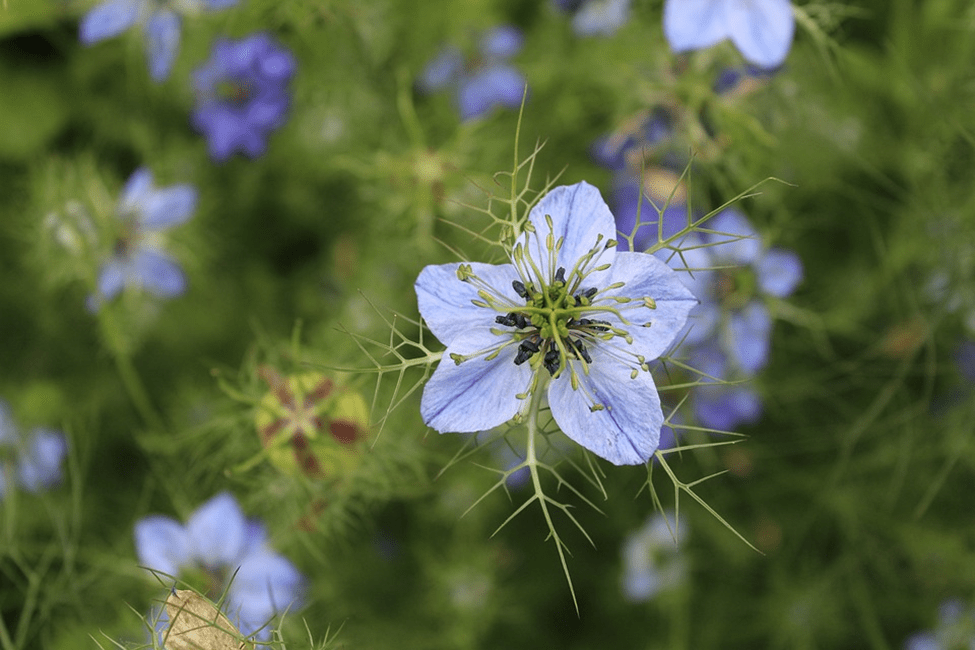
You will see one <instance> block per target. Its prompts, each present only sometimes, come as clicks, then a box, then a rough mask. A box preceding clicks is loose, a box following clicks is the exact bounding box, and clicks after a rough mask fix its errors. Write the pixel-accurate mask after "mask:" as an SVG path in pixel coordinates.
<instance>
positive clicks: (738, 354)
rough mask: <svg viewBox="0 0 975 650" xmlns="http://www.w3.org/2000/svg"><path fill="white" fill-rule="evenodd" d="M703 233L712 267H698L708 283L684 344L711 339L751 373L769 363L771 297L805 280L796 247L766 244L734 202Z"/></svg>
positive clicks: (703, 283) (789, 291)
mask: <svg viewBox="0 0 975 650" xmlns="http://www.w3.org/2000/svg"><path fill="white" fill-rule="evenodd" d="M705 227H706V228H707V229H708V231H709V232H707V233H705V234H704V235H703V239H704V240H705V242H706V243H707V244H710V245H709V246H708V248H707V249H705V250H706V251H707V253H708V257H709V259H710V266H711V267H712V269H713V270H705V271H700V272H699V273H700V277H698V278H697V280H696V283H697V285H696V286H700V287H706V289H705V290H704V291H702V292H701V295H700V296H699V297H700V299H701V304H700V306H698V307H697V308H696V309H695V310H694V312H693V313H692V314H691V319H692V320H693V321H694V323H695V325H694V327H693V328H692V329H691V331H690V333H689V334H688V336H687V338H686V339H685V343H686V344H699V343H703V342H705V341H708V340H713V341H716V343H717V344H718V345H719V346H720V347H721V349H722V350H724V351H725V352H726V353H727V355H728V357H729V358H730V360H731V362H732V364H733V365H734V367H735V368H737V369H739V370H741V371H744V372H745V373H746V374H747V375H753V374H755V373H756V372H758V371H759V370H761V369H762V368H764V367H765V366H766V364H767V363H768V359H769V338H770V336H771V334H772V315H771V313H770V312H769V309H768V307H767V306H766V300H767V299H768V298H786V297H788V296H790V295H791V294H792V292H793V291H795V288H796V287H797V286H798V284H799V282H800V281H801V280H802V275H803V269H802V261H801V260H800V259H799V256H798V255H796V254H795V253H793V252H792V251H788V250H784V249H781V248H771V249H766V248H765V247H764V246H763V245H762V241H761V239H760V238H759V235H758V233H756V232H755V229H754V228H753V227H752V225H751V223H749V222H748V220H747V219H746V218H745V217H744V215H742V214H741V213H740V212H738V211H737V210H735V209H733V208H729V209H727V210H724V211H722V212H721V213H720V214H718V215H716V216H715V217H713V218H712V219H711V220H710V221H708V222H707V224H706V225H705Z"/></svg>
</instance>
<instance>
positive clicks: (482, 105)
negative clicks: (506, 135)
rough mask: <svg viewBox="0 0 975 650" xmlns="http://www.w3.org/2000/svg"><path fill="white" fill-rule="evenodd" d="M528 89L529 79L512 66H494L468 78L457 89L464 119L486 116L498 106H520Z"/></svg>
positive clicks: (459, 106)
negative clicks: (527, 80) (526, 79)
mask: <svg viewBox="0 0 975 650" xmlns="http://www.w3.org/2000/svg"><path fill="white" fill-rule="evenodd" d="M524 89H525V78H524V76H522V74H521V73H520V72H518V71H517V70H515V69H514V68H512V67H510V66H501V65H496V66H491V67H489V68H484V69H483V70H481V71H480V72H478V73H476V74H474V75H471V76H469V77H465V78H464V79H462V80H461V82H460V86H459V87H458V88H457V103H458V108H459V109H460V116H461V119H464V120H469V119H473V118H476V117H480V116H482V115H486V114H487V113H489V112H490V111H491V109H492V108H494V107H495V106H497V105H499V104H500V105H501V106H505V107H507V108H517V107H518V106H520V105H521V98H522V95H523V93H524Z"/></svg>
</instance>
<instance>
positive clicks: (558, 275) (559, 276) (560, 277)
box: [555, 266, 565, 284]
mask: <svg viewBox="0 0 975 650" xmlns="http://www.w3.org/2000/svg"><path fill="white" fill-rule="evenodd" d="M555 281H556V282H561V283H562V284H565V267H564V266H560V267H559V268H558V270H557V271H556V272H555Z"/></svg>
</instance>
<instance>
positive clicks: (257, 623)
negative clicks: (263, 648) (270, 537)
mask: <svg viewBox="0 0 975 650" xmlns="http://www.w3.org/2000/svg"><path fill="white" fill-rule="evenodd" d="M303 590H304V578H303V577H302V575H301V573H300V572H299V571H298V569H296V568H295V566H294V565H293V564H291V562H289V561H288V559H287V558H285V557H283V556H281V555H278V554H277V553H272V552H270V551H262V552H259V553H253V554H250V555H248V556H247V557H246V558H244V560H243V561H242V562H241V564H240V570H239V571H238V572H237V577H236V578H235V579H234V582H233V584H231V585H230V589H229V591H228V603H227V611H228V612H234V613H238V612H239V614H240V631H241V633H242V634H244V635H249V634H253V633H254V632H256V631H257V629H258V628H260V627H261V626H263V625H264V624H265V623H267V622H268V621H269V620H270V619H271V618H272V617H273V616H274V615H276V614H280V613H282V612H284V611H291V612H294V611H295V610H296V609H297V608H299V607H301V604H302V591H303ZM269 637H270V628H269V627H267V628H265V629H264V630H262V631H261V632H258V638H259V639H261V640H267V639H268V638H269Z"/></svg>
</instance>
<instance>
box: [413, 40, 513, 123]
mask: <svg viewBox="0 0 975 650" xmlns="http://www.w3.org/2000/svg"><path fill="white" fill-rule="evenodd" d="M523 42H524V37H523V36H522V34H521V32H520V31H519V30H518V29H517V28H515V27H512V26H510V25H501V26H499V27H495V28H494V29H491V30H489V31H488V32H486V33H485V34H484V35H483V36H482V37H481V41H480V44H479V48H478V53H477V54H476V55H475V56H473V57H470V58H468V59H465V57H464V54H463V53H462V52H461V51H460V50H459V49H457V48H456V47H453V46H448V47H446V48H444V49H443V50H441V52H440V53H439V54H438V55H437V56H436V57H434V59H433V60H432V61H430V63H428V64H427V66H426V68H424V70H423V74H421V75H420V78H419V79H418V80H417V87H418V88H419V89H420V90H422V91H424V92H428V93H429V92H434V91H437V90H441V89H443V88H447V87H454V88H455V90H456V93H457V107H458V109H459V110H460V116H461V119H463V120H470V119H474V118H477V117H481V116H484V115H487V114H488V113H490V112H491V110H492V109H494V108H495V107H496V106H502V107H504V108H518V107H519V106H520V105H521V99H522V95H523V93H524V90H525V83H526V81H525V77H524V75H523V74H521V72H519V71H518V70H517V69H516V68H515V67H514V66H512V65H511V64H509V63H508V59H510V58H511V57H513V56H514V55H515V54H517V53H518V52H519V51H521V47H522V43H523Z"/></svg>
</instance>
